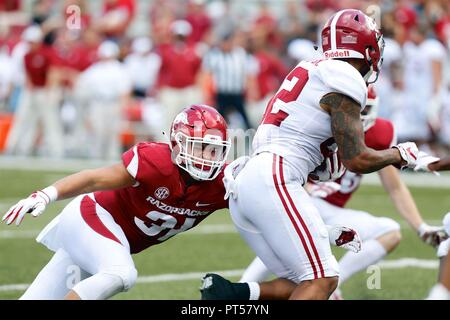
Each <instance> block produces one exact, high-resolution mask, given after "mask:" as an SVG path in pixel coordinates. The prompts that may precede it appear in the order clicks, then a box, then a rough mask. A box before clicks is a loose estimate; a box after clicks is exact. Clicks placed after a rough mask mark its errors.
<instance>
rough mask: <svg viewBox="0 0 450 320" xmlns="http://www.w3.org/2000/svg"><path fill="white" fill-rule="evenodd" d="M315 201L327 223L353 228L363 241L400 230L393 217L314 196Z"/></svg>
mask: <svg viewBox="0 0 450 320" xmlns="http://www.w3.org/2000/svg"><path fill="white" fill-rule="evenodd" d="M313 202H314V204H315V205H316V207H317V209H318V210H319V212H320V214H321V215H322V217H324V222H325V223H326V224H328V225H341V226H345V227H349V228H352V229H354V230H356V231H357V232H358V234H359V236H360V237H361V240H363V241H364V240H370V239H376V238H378V237H380V236H382V235H383V234H386V233H388V232H391V231H398V230H400V225H399V224H398V223H397V222H396V221H395V220H393V219H391V218H387V217H376V216H374V215H371V214H370V213H368V212H365V211H359V210H353V209H346V208H341V207H338V206H334V205H332V204H330V203H328V202H327V201H325V200H323V199H318V198H313Z"/></svg>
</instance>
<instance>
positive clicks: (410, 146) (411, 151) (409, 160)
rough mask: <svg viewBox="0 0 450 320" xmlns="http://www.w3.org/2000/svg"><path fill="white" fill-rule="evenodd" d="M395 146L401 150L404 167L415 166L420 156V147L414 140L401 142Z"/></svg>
mask: <svg viewBox="0 0 450 320" xmlns="http://www.w3.org/2000/svg"><path fill="white" fill-rule="evenodd" d="M393 148H397V149H398V151H399V152H400V156H401V157H402V159H403V162H404V165H402V166H401V169H403V168H414V167H415V166H416V163H417V158H418V157H419V149H418V148H417V145H416V144H415V143H414V142H404V143H399V144H397V145H395V146H393Z"/></svg>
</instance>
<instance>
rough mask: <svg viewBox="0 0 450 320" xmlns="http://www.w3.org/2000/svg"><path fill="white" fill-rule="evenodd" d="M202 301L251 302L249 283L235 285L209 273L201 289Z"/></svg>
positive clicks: (203, 280) (204, 278)
mask: <svg viewBox="0 0 450 320" xmlns="http://www.w3.org/2000/svg"><path fill="white" fill-rule="evenodd" d="M200 293H201V295H202V300H249V298H250V289H249V287H248V284H247V283H233V282H231V281H229V280H227V279H225V278H223V277H221V276H219V275H218V274H215V273H207V274H206V275H205V276H204V277H203V278H202V285H201V287H200Z"/></svg>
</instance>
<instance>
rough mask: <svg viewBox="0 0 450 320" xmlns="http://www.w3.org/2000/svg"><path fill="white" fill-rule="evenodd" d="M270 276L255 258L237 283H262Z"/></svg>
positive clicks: (267, 270)
mask: <svg viewBox="0 0 450 320" xmlns="http://www.w3.org/2000/svg"><path fill="white" fill-rule="evenodd" d="M270 275H271V272H270V271H269V269H267V268H266V266H265V265H264V263H263V262H262V261H261V259H259V258H258V257H256V258H255V259H254V260H253V261H252V263H250V265H249V266H248V267H247V269H245V272H244V274H243V275H242V277H241V280H239V282H251V281H256V282H262V281H264V280H266V279H267V278H268V277H269V276H270Z"/></svg>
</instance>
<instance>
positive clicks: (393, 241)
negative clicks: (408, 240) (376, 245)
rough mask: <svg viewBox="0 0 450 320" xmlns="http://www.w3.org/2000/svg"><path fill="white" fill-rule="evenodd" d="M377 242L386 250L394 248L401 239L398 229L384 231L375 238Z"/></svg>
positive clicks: (389, 250)
mask: <svg viewBox="0 0 450 320" xmlns="http://www.w3.org/2000/svg"><path fill="white" fill-rule="evenodd" d="M377 240H378V242H380V243H381V245H382V246H383V247H384V248H385V249H386V251H387V252H391V251H392V250H394V249H395V248H396V247H397V246H398V245H399V244H400V241H401V240H402V234H401V233H400V230H392V231H388V232H386V233H384V234H383V235H381V236H380V237H378V238H377Z"/></svg>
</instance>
